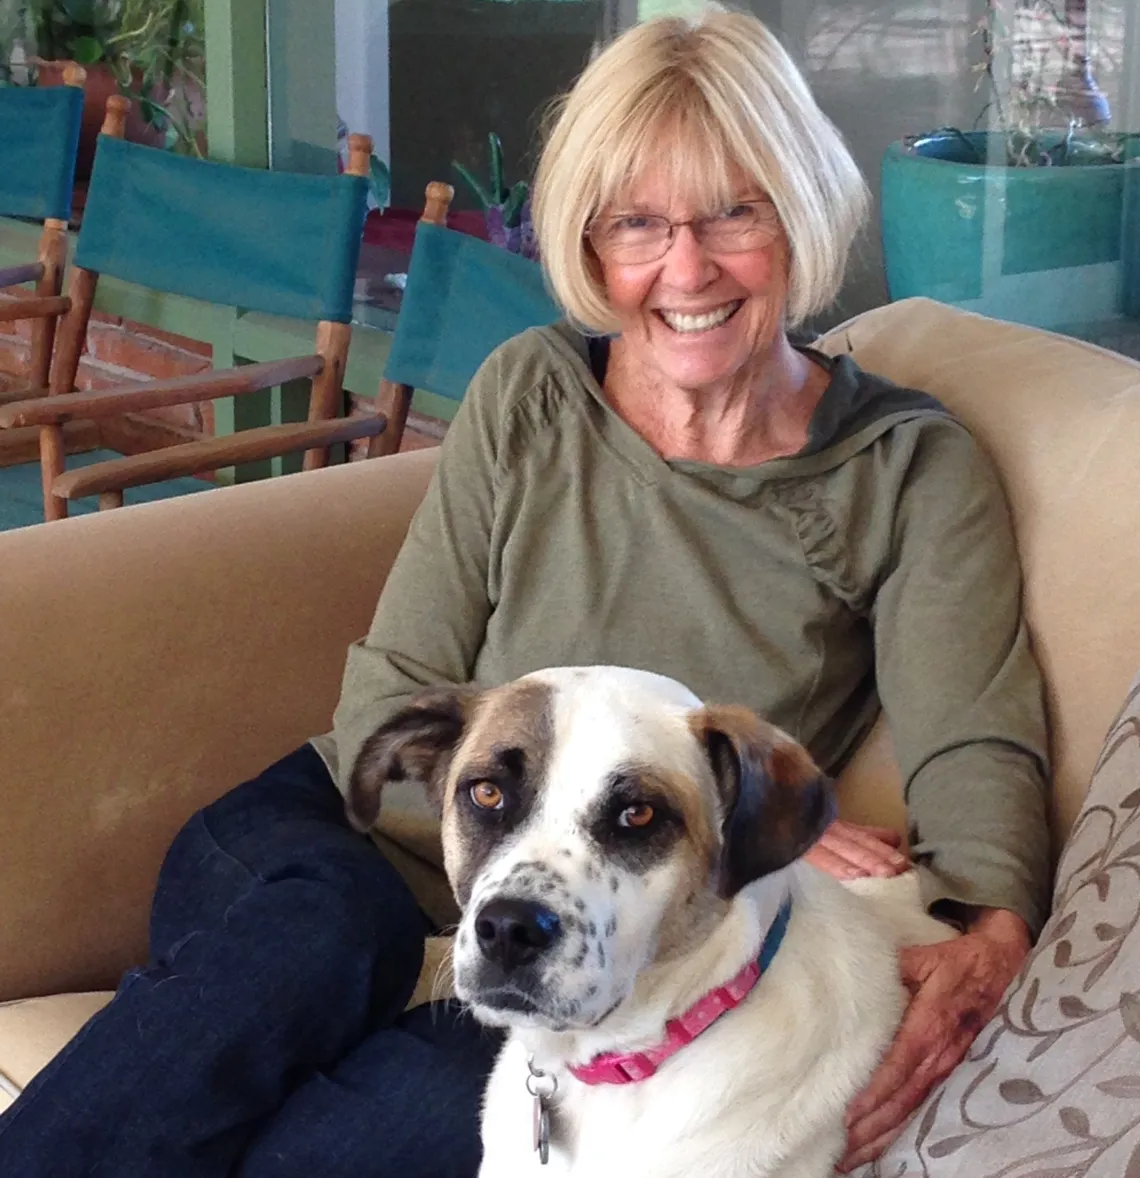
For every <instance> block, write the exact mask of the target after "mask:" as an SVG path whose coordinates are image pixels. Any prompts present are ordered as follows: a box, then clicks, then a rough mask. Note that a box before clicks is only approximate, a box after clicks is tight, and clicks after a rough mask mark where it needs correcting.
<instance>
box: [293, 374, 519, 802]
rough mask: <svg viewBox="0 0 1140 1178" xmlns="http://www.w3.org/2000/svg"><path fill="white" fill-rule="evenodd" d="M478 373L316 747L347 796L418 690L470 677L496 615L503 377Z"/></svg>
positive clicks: (350, 659) (354, 650) (352, 650)
mask: <svg viewBox="0 0 1140 1178" xmlns="http://www.w3.org/2000/svg"><path fill="white" fill-rule="evenodd" d="M499 367H500V365H499V363H498V360H497V357H496V356H492V357H491V359H490V360H488V361H487V362H486V363H485V364H484V366H483V367H482V368H481V369H480V370H479V372H478V373H476V375H475V377H474V379H473V380H472V383H471V386H470V387H469V389H468V392H467V395H466V396H465V397H464V400H463V402H462V404H461V405H460V407H459V410H458V412H457V413H456V416H455V419H454V421H453V422H452V423H451V425H450V427H449V428H448V431H447V436H446V438H445V439H444V442H443V446H442V448H441V451H440V456H439V463H438V465H437V467H436V470H435V474H434V476H433V478H432V481H431V483H430V485H429V487H428V490H427V493H426V495H425V496H424V499H423V502H422V503H421V504H420V506H419V508H418V509H417V511H416V513H415V515H414V516H413V518H412V522H411V525H410V527H409V529H408V534H407V537H406V539H405V540H404V543H403V546H402V547H401V549H400V551H399V554H398V555H397V557H396V560H395V562H394V564H393V566H392V570H391V572H390V573H389V575H388V579H387V581H386V582H385V585H384V589H383V591H382V592H381V594H380V600H379V602H378V603H377V606H376V613H375V615H374V617H373V619H372V625H371V627H370V629H369V631H368V634H367V636H366V637H364V638H362V639H361V640H360V641H358V642H356V643H354V644H353V645H352V646H351V647H350V648H349V651H348V658H347V661H346V664H345V671H344V680H343V683H342V687H341V695H340V702H339V703H338V704H337V708H336V712H335V714H334V716H333V732H332V734H331V737H324V738H318V740H317V741H315V742H314V743H315V744H316V746H317V748H318V751H320V752H321V754H322V756H324V758H325V760H326V762H327V763H328V764H329V768H330V771H331V772H332V773H333V776H334V777H335V778H336V780H337V782H338V784H339V786H340V788H341V789H342V790H344V789H345V788H346V785H347V781H348V778H349V776H350V774H351V771H352V767H353V765H354V764H355V762H356V758H357V756H358V755H359V753H360V749H361V747H362V746H363V744H364V742H365V741H366V740H367V739H368V737H369V736H370V735H371V734H372V733H373V732H374V731H375V730H376V728H377V727H379V725H380V724H382V723H383V722H384V721H385V720H386V719H388V718H389V717H391V716H392V715H393V714H394V713H395V712H397V711H398V710H399V709H400V708H401V707H402V706H403V705H404V704H406V703H407V702H408V701H409V700H410V699H411V698H412V697H413V696H414V695H415V694H416V693H417V692H419V691H421V690H422V689H423V688H425V687H429V686H438V685H441V684H462V683H467V682H469V681H470V679H471V675H472V670H473V668H474V665H475V660H476V656H477V655H478V652H479V648H480V647H481V645H482V643H483V636H484V633H485V630H486V626H487V619H488V618H489V617H490V613H491V603H490V601H489V599H488V591H487V574H488V562H489V558H490V544H491V529H492V522H493V519H494V511H495V484H496V463H497V439H496V434H497V428H496V427H497V421H496V418H497V412H498V408H497V407H498V405H499V404H500V403H501V397H500V387H501V386H500V379H499V378H500V372H499Z"/></svg>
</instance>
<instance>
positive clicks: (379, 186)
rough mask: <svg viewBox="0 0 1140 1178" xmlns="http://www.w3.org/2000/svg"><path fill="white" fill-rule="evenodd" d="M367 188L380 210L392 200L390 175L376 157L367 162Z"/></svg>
mask: <svg viewBox="0 0 1140 1178" xmlns="http://www.w3.org/2000/svg"><path fill="white" fill-rule="evenodd" d="M368 187H369V188H370V189H371V190H372V197H373V199H374V200H375V201H376V204H377V206H378V207H379V208H380V209H381V210H383V209H386V208H387V207H388V202H389V201H390V200H391V198H392V173H391V172H390V171H389V170H388V165H387V164H386V163H385V162H384V161H383V160H382V159H381V158H380V157H379V156H378V155H374V156H373V157H372V158H371V160H369V162H368Z"/></svg>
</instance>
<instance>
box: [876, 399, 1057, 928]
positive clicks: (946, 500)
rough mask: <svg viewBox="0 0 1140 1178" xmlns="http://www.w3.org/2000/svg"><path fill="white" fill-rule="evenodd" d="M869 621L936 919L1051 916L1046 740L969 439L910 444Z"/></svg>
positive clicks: (987, 477)
mask: <svg viewBox="0 0 1140 1178" xmlns="http://www.w3.org/2000/svg"><path fill="white" fill-rule="evenodd" d="M894 505H895V510H894V524H893V528H892V529H891V552H890V554H889V557H888V559H887V561H886V564H885V568H886V573H885V575H884V576H883V578H882V581H881V583H880V586H879V590H878V593H877V594H876V597H875V601H874V605H873V609H872V624H873V626H874V638H875V654H876V675H877V679H878V688H879V695H880V698H881V700H882V704H883V709H884V711H885V713H886V716H887V721H888V724H889V726H890V730H891V734H892V738H893V740H894V744H895V751H896V754H897V756H898V760H899V766H900V768H901V770H902V774H903V783H904V790H905V797H906V802H907V811H908V816H909V821H910V826H911V843H912V847H911V850H912V853H913V855H914V857H915V861H916V862H917V863H918V864H919V866H920V868H922V869H923V871H922V874H923V887H924V896H925V899H926V902H927V904H928V906H930V907H934V906H937V905H939V904H942V903H945V902H947V901H953V902H957V903H959V904H965V905H977V906H981V907H993V908H1005V909H1009V910H1011V911H1013V912H1016V913H1017V914H1018V915H1019V916H1021V917H1022V918H1023V919H1024V920H1025V921H1026V922H1027V923H1028V925H1029V927H1030V929H1031V930H1032V932H1033V934H1034V935H1036V934H1037V933H1038V932H1039V931H1040V929H1041V926H1042V924H1043V923H1044V920H1045V917H1046V915H1047V912H1048V889H1049V834H1048V825H1047V818H1046V797H1047V787H1046V779H1047V774H1048V760H1047V757H1048V752H1047V747H1048V746H1047V733H1046V721H1045V704H1044V691H1043V686H1042V680H1041V675H1040V671H1039V669H1038V666H1037V663H1036V661H1035V659H1034V656H1033V653H1032V651H1031V649H1030V644H1029V635H1028V631H1027V629H1026V625H1025V619H1024V616H1023V612H1022V601H1021V574H1020V568H1019V564H1018V559H1017V550H1016V547H1015V543H1014V537H1013V529H1012V525H1011V522H1010V518H1009V512H1008V509H1007V506H1006V502H1005V498H1004V495H1003V492H1002V489H1001V487H1000V485H999V483H998V480H997V476H996V474H995V472H994V471H993V469H992V467H991V465H990V463H989V461H988V460H987V458H986V456H985V455H984V454H983V453H982V452H981V451H980V449H979V448H978V446H977V445H976V444H975V442H974V440H973V439H972V438H971V436H970V435H969V434H968V433H967V431H966V430H965V429H964V428H962V427H961V426H958V425H957V424H955V423H952V422H950V421H941V422H936V423H932V424H927V425H926V426H925V427H924V428H922V429H920V430H919V431H918V433H917V436H916V442H915V446H914V449H913V452H912V453H911V455H910V461H909V462H908V463H907V464H906V469H905V473H904V474H903V475H902V477H901V481H900V484H899V488H898V493H897V496H896V497H895V499H894Z"/></svg>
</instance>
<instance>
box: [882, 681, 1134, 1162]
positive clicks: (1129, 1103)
mask: <svg viewBox="0 0 1140 1178" xmlns="http://www.w3.org/2000/svg"><path fill="white" fill-rule="evenodd" d="M1138 926H1140V679H1137V680H1136V682H1135V683H1133V685H1132V688H1131V690H1130V691H1129V693H1128V698H1127V700H1126V701H1125V705H1124V708H1123V710H1122V711H1121V714H1120V716H1119V717H1118V718H1117V720H1116V722H1115V723H1114V724H1113V726H1112V729H1111V731H1110V732H1109V734H1108V737H1107V739H1106V740H1105V745H1104V748H1103V750H1102V751H1101V755H1100V760H1099V761H1098V763H1097V767H1096V771H1095V773H1094V775H1093V780H1092V785H1091V787H1090V789H1089V793H1088V797H1087V798H1086V800H1085V803H1084V806H1083V808H1082V810H1081V812H1080V815H1079V816H1078V818H1077V821H1076V824H1075V825H1074V827H1073V832H1072V835H1071V836H1070V838H1069V841H1068V844H1067V845H1066V847H1065V851H1064V854H1063V855H1062V857H1061V863H1060V865H1059V867H1058V869H1057V885H1056V891H1055V893H1054V897H1053V914H1052V916H1051V918H1050V920H1049V923H1048V924H1047V925H1046V927H1045V930H1044V932H1043V933H1042V936H1041V940H1040V941H1039V943H1038V944H1037V946H1036V948H1035V949H1034V951H1033V953H1032V954H1031V955H1030V958H1029V960H1028V962H1027V963H1026V966H1025V969H1024V970H1023V971H1022V974H1021V976H1020V977H1019V978H1018V980H1017V981H1016V982H1015V983H1014V984H1013V986H1012V987H1011V988H1010V991H1009V993H1008V994H1007V995H1006V998H1005V1002H1004V1003H1003V1005H1002V1007H1001V1009H1000V1010H999V1011H998V1013H997V1014H996V1015H995V1016H994V1018H993V1020H992V1021H991V1022H990V1024H989V1025H988V1026H987V1027H986V1028H985V1030H983V1031H982V1033H981V1034H980V1035H979V1036H978V1038H977V1040H976V1042H975V1043H974V1046H973V1048H972V1049H971V1052H970V1055H969V1056H968V1057H967V1059H966V1060H964V1061H963V1063H962V1064H961V1065H960V1066H959V1067H958V1068H957V1070H956V1071H955V1072H954V1073H953V1075H952V1076H951V1077H950V1078H949V1080H947V1082H946V1083H945V1084H944V1085H943V1086H942V1087H941V1088H940V1089H938V1090H936V1091H935V1092H933V1093H932V1094H931V1096H930V1098H929V1099H928V1100H927V1101H926V1103H925V1105H923V1107H922V1108H920V1109H919V1110H918V1112H916V1113H915V1115H914V1117H913V1118H912V1119H911V1121H910V1122H909V1123H908V1125H907V1127H906V1129H905V1130H904V1132H903V1135H902V1137H901V1138H900V1139H899V1140H898V1141H897V1142H896V1143H895V1144H894V1145H893V1146H892V1147H891V1148H890V1149H889V1150H888V1151H887V1153H886V1155H885V1156H884V1157H883V1158H881V1159H880V1160H879V1161H878V1162H877V1163H875V1164H874V1165H873V1166H867V1167H864V1168H863V1169H862V1170H861V1171H860V1175H861V1176H862V1178H902V1176H904V1175H905V1176H906V1178H919V1176H921V1178H1140V927H1138Z"/></svg>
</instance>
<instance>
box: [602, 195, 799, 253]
mask: <svg viewBox="0 0 1140 1178" xmlns="http://www.w3.org/2000/svg"><path fill="white" fill-rule="evenodd" d="M741 205H749V206H752V207H756V208H759V207H761V206H764V205H766V206H767V207H768V208H769V209H771V211H772V215H773V225H774V226H778V225H779V223H780V216H779V213H778V212H777V210H776V206H775V204H774V203H773V202H772V201H771V200H769V199H768V198H767V197H761V196H758V197H756V198H755V199H754V200H737V201H734V202H733V203H732V204H731V205H728V206H726V207H725V208H723V209H722V210H721V211H720V212H719V213H714V214H711V215H710V214H707V213H706V214H704V215H703V216H700V217H688V218H686V219H685V220H684V221H672V220H670V219H669V218H668V217H666V216H665V215H664V213H639V212H634V211H631V212H628V213H614V214H611V215H610V216H609V217H606V218H598V217H596V218H594V220H593V221H591V222H590V224H589V225H588V226H587V228H586V232H585V237H586V240H587V241H588V242H589V243H590V245H591V246H592V247H593V250H594V253H595V254H597V256H598V257H599V258H601V257H603V250H602V249H600V248H599V247H598V243H597V241H595V240H594V231H595V229H596V228H597V226H598V225H599V223H600V222H601V221H603V220H608V221H620V220H622V219H623V218H625V217H646V218H652V219H653V220H654V221H659V222H661V223H663V224H664V226H665V228H666V229H667V230H668V232H667V234H666V236H665V238H664V245H663V248H662V250H661V252H660V253H659V254H656V255H655V256H654V257H652V258H644V259H642V260H641V261H640V262H629V263H626V265H635V266H647V265H649V263H650V262H659V261H661V259H662V258H663V257H664V256H665V255H666V254H667V253H668V252H669V250H670V249H671V248H672V246H673V242H674V240H675V238H676V236H677V230H678V229H681V228H683V227H684V226H686V225H687V226H688V227H689V229H690V230H691V231H692V234H693V236H694V237H695V238H696V240H697V242H698V244H700V245H701V246H702V247H703V248H704V249H708V248H709V247H708V246H707V245H706V244H705V240H704V237H703V235H702V232H701V230H700V229H698V226H699V225H700V224H701V223H702V222H704V223H708V222H711V221H716V220H718V219H719V218H721V217H723V216H724V214H725V213H727V212H729V211H731V210H732V209H735V208H739V207H740V206H741ZM758 248H760V247H759V246H757V245H747V246H743V247H741V248H740V249H727V250H725V249H719V250H714V251H710V252H714V253H722V254H741V253H747V252H748V251H749V250H751V249H758Z"/></svg>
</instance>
